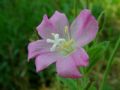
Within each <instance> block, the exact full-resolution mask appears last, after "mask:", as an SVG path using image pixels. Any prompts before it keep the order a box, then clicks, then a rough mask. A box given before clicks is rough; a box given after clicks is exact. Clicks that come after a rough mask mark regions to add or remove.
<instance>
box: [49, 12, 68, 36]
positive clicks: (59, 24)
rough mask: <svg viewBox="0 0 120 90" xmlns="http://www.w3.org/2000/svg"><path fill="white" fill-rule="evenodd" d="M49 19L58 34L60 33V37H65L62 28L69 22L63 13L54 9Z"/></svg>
mask: <svg viewBox="0 0 120 90" xmlns="http://www.w3.org/2000/svg"><path fill="white" fill-rule="evenodd" d="M50 21H51V22H52V23H53V24H54V26H55V27H56V30H58V31H57V32H58V34H60V37H65V36H64V35H65V34H64V29H65V26H68V24H69V23H68V20H67V17H66V16H65V14H63V13H60V12H58V11H56V12H55V13H54V15H53V16H52V17H51V18H50Z"/></svg>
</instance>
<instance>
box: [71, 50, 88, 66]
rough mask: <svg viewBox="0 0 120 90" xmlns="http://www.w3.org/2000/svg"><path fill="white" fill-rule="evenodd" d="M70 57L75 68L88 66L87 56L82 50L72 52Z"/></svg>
mask: <svg viewBox="0 0 120 90" xmlns="http://www.w3.org/2000/svg"><path fill="white" fill-rule="evenodd" d="M72 57H73V59H74V61H75V63H76V65H77V66H88V64H89V61H88V59H89V56H88V54H87V53H86V52H85V50H84V49H83V48H79V49H77V50H76V51H75V52H73V53H72Z"/></svg>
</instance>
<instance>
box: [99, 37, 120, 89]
mask: <svg viewBox="0 0 120 90" xmlns="http://www.w3.org/2000/svg"><path fill="white" fill-rule="evenodd" d="M119 45H120V37H119V39H118V40H117V42H116V44H115V47H114V49H113V52H112V54H111V56H110V58H109V60H108V64H107V67H106V70H105V73H104V76H103V80H102V83H101V86H100V89H99V90H103V88H104V84H105V81H106V79H107V75H108V73H109V70H110V67H111V65H112V61H113V58H114V55H115V53H116V51H117V49H118V47H119Z"/></svg>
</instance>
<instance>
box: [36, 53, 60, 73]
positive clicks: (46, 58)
mask: <svg viewBox="0 0 120 90" xmlns="http://www.w3.org/2000/svg"><path fill="white" fill-rule="evenodd" d="M58 57H59V55H58V54H57V53H55V52H50V53H45V54H41V55H39V56H37V58H36V60H35V65H36V71H37V72H39V71H41V70H43V69H45V68H47V67H48V66H49V65H50V64H52V63H54V62H56V60H57V58H58Z"/></svg>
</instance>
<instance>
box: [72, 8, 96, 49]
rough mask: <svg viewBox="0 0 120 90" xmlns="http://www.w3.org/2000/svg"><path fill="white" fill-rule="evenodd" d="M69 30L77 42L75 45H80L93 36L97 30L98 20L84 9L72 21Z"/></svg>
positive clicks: (86, 42) (89, 40)
mask: <svg viewBox="0 0 120 90" xmlns="http://www.w3.org/2000/svg"><path fill="white" fill-rule="evenodd" d="M70 30H71V34H72V37H73V38H74V39H75V41H76V42H77V46H78V47H81V46H84V45H86V44H88V43H89V42H91V41H92V40H93V39H94V38H95V36H96V33H97V32H98V22H97V21H96V19H95V18H94V16H92V14H91V12H90V11H89V10H87V9H85V10H83V11H81V13H80V15H79V16H78V17H77V18H76V19H75V20H74V21H73V23H72V25H71V28H70Z"/></svg>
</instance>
